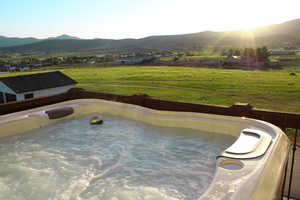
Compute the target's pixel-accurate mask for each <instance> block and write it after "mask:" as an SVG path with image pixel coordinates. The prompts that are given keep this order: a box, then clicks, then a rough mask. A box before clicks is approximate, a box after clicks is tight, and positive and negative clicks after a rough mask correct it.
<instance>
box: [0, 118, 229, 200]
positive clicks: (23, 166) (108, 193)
mask: <svg viewBox="0 0 300 200" xmlns="http://www.w3.org/2000/svg"><path fill="white" fill-rule="evenodd" d="M91 117H92V116H85V117H81V118H77V119H73V120H68V121H63V122H60V123H58V124H55V125H52V126H48V127H46V128H43V129H40V130H36V131H34V132H31V133H27V134H23V135H19V136H14V137H9V138H4V139H1V140H0V163H1V165H0V199H6V200H21V199H22V200H24V199H25V200H41V199H53V200H81V199H88V200H95V199H101V200H139V199H141V200H177V199H189V200H190V199H197V198H198V197H199V196H200V195H201V194H202V193H203V192H204V191H205V190H206V189H207V187H208V186H209V184H210V182H211V181H212V178H213V175H214V170H215V164H216V156H217V155H218V154H219V153H220V152H221V151H222V150H224V149H225V148H226V147H228V146H229V145H230V144H231V143H232V142H233V140H234V138H232V137H229V136H225V135H219V134H209V133H200V132H199V131H195V130H191V129H178V128H177V129H175V128H164V127H157V126H152V125H148V124H145V123H142V122H137V121H132V120H127V119H123V118H119V117H115V116H108V115H103V116H102V117H103V119H104V123H103V124H102V125H100V126H92V125H90V124H89V119H90V118H91Z"/></svg>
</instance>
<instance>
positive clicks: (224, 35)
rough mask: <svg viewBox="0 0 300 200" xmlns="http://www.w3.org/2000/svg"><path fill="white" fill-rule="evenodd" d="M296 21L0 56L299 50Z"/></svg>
mask: <svg viewBox="0 0 300 200" xmlns="http://www.w3.org/2000/svg"><path fill="white" fill-rule="evenodd" d="M299 31H300V19H297V20H293V21H289V22H285V23H282V24H275V25H269V26H264V27H259V28H257V29H254V30H253V31H251V32H247V31H242V30H233V31H225V32H212V31H206V32H199V33H192V34H183V35H166V36H150V37H146V38H142V39H121V40H112V39H92V40H83V39H79V38H76V37H72V36H66V35H62V36H60V37H56V38H50V40H42V41H38V42H35V43H31V44H24V45H19V46H13V47H5V48H0V52H44V53H61V52H122V51H140V50H192V49H201V48H203V49H204V48H208V47H220V48H223V47H240V48H242V47H255V46H262V45H266V46H268V47H270V48H280V47H284V46H291V45H293V46H295V47H300V35H299Z"/></svg>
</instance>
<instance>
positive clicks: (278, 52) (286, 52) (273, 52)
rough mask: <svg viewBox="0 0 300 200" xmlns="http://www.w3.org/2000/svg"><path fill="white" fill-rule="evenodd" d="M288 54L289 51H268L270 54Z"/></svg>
mask: <svg viewBox="0 0 300 200" xmlns="http://www.w3.org/2000/svg"><path fill="white" fill-rule="evenodd" d="M289 54H290V52H288V51H271V52H270V55H271V56H286V55H289Z"/></svg>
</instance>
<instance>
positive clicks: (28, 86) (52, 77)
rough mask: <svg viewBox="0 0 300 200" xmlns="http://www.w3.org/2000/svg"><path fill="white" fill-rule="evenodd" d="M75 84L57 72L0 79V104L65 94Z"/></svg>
mask: <svg viewBox="0 0 300 200" xmlns="http://www.w3.org/2000/svg"><path fill="white" fill-rule="evenodd" d="M76 83H77V82H76V81H74V80H73V79H71V78H70V77H68V76H67V75H65V74H63V73H61V72H59V71H55V72H46V73H37V74H30V75H21V76H12V77H5V78H0V103H7V102H11V101H20V100H24V99H31V98H37V97H44V96H50V95H56V94H61V93H65V92H67V91H68V90H70V89H71V88H73V87H74V86H75V84H76Z"/></svg>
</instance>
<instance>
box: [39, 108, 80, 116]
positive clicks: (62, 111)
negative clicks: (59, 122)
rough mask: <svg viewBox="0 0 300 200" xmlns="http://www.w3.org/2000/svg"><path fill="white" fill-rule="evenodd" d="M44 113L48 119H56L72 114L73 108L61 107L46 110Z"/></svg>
mask: <svg viewBox="0 0 300 200" xmlns="http://www.w3.org/2000/svg"><path fill="white" fill-rule="evenodd" d="M45 113H46V114H47V115H48V117H49V119H58V118H62V117H65V116H68V115H71V114H73V113H74V109H73V108H72V107H62V108H55V109H51V110H46V111H45Z"/></svg>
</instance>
